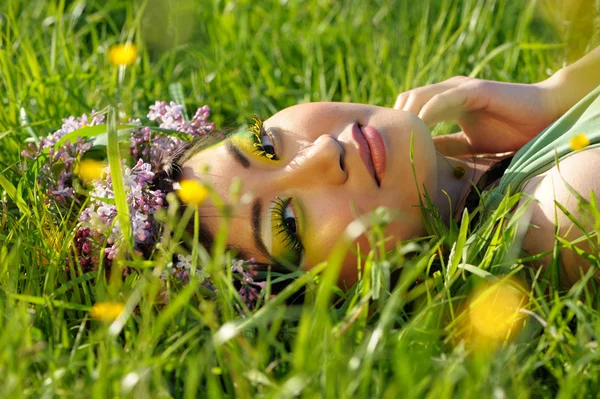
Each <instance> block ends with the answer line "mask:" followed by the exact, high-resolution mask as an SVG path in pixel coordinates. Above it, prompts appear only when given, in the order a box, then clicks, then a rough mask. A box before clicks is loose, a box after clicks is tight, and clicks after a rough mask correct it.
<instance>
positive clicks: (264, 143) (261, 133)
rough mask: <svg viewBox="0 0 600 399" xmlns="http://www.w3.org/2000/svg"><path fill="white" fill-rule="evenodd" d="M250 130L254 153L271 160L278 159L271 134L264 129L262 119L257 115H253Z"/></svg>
mask: <svg viewBox="0 0 600 399" xmlns="http://www.w3.org/2000/svg"><path fill="white" fill-rule="evenodd" d="M250 131H251V132H252V134H253V135H254V148H255V149H256V150H255V153H256V154H258V155H259V156H261V157H264V158H267V159H270V160H272V161H277V160H279V157H278V156H277V149H276V148H275V139H274V137H273V134H272V133H270V132H267V131H265V128H264V126H263V121H262V119H261V118H260V117H259V116H258V115H254V124H253V125H252V126H251V127H250Z"/></svg>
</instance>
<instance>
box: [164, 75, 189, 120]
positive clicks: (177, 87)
mask: <svg viewBox="0 0 600 399" xmlns="http://www.w3.org/2000/svg"><path fill="white" fill-rule="evenodd" d="M169 94H170V95H171V100H173V101H174V102H175V103H177V104H179V105H182V106H183V119H184V120H186V121H189V120H190V118H189V117H188V114H187V110H186V107H185V96H184V95H183V86H182V85H181V83H180V82H175V83H171V84H170V85H169Z"/></svg>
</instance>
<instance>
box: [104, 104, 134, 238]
mask: <svg viewBox="0 0 600 399" xmlns="http://www.w3.org/2000/svg"><path fill="white" fill-rule="evenodd" d="M107 121H108V123H107V129H108V146H107V147H108V148H107V152H108V165H109V167H110V176H111V179H112V184H113V191H114V193H115V204H116V206H117V218H118V220H119V224H120V225H121V233H122V234H123V239H124V240H125V242H127V243H128V245H130V246H131V219H130V217H129V205H128V204H127V193H126V192H125V183H124V181H123V174H122V168H123V164H122V162H121V153H120V151H119V137H118V135H117V117H116V110H115V109H114V108H113V107H110V108H109V109H108V115H107Z"/></svg>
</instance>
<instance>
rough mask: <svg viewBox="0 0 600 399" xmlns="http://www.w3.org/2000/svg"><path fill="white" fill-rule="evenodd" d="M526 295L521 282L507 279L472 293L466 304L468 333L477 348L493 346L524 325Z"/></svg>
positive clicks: (466, 330)
mask: <svg viewBox="0 0 600 399" xmlns="http://www.w3.org/2000/svg"><path fill="white" fill-rule="evenodd" d="M526 305H527V297H526V295H525V294H524V293H523V289H522V288H521V287H520V285H519V284H518V283H517V282H515V281H513V280H505V281H501V282H498V283H495V284H492V285H488V286H485V287H483V288H480V289H478V290H476V291H475V292H473V293H472V295H471V296H470V298H469V299H468V300H467V305H466V307H465V310H464V311H465V313H466V314H465V316H466V317H465V322H464V324H465V325H464V327H465V336H464V338H466V339H467V341H468V343H469V344H471V345H472V346H474V347H476V348H485V347H487V348H493V347H495V346H496V345H498V344H499V343H501V342H502V341H505V340H507V339H510V338H512V337H514V336H515V334H516V333H517V332H518V331H519V330H520V329H521V327H522V325H523V322H524V320H525V314H523V313H522V312H521V311H520V310H521V309H522V308H524V307H525V306H526Z"/></svg>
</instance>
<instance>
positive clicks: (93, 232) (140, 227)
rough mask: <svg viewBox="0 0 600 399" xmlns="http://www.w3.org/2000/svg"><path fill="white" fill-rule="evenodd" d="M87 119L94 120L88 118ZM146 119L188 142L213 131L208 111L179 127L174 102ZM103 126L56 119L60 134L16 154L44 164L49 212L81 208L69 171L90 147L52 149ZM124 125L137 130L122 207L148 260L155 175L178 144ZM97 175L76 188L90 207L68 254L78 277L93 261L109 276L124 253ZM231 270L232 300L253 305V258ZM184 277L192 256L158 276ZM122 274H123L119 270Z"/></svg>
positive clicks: (158, 203)
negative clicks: (81, 188)
mask: <svg viewBox="0 0 600 399" xmlns="http://www.w3.org/2000/svg"><path fill="white" fill-rule="evenodd" d="M92 115H94V112H93V111H92ZM147 117H148V119H149V120H150V121H152V122H154V123H156V124H157V125H158V127H160V128H162V129H169V130H174V131H177V132H179V133H180V134H183V135H186V136H189V138H190V139H194V138H199V137H203V136H205V135H207V134H209V133H213V130H214V127H215V125H214V123H212V122H208V120H209V118H210V108H209V107H208V106H207V105H205V106H203V107H200V108H198V109H197V110H196V112H195V113H194V115H193V117H192V118H191V120H185V118H184V108H183V106H181V105H178V104H176V103H174V102H170V103H167V102H165V101H156V102H155V104H154V105H151V106H150V107H149V111H148V114H147ZM103 123H105V116H104V115H95V116H93V117H88V116H87V115H85V114H84V115H82V116H80V117H73V116H71V117H69V118H66V119H63V124H62V126H61V128H60V129H59V130H57V131H55V132H53V133H52V134H50V135H48V136H47V137H45V138H43V139H41V140H40V142H39V143H38V145H34V144H29V145H28V146H27V148H26V149H25V150H24V151H23V153H22V154H23V156H24V157H26V158H30V159H35V158H37V157H42V156H43V157H45V159H44V163H43V164H42V166H41V168H40V171H39V174H38V176H39V180H38V181H39V184H40V185H41V186H42V187H43V188H44V189H45V190H46V193H47V195H48V197H47V203H48V204H49V205H50V206H56V207H58V206H62V207H64V208H69V207H71V206H72V205H73V203H75V204H79V203H80V199H81V198H78V194H76V193H75V190H74V188H73V182H74V179H75V178H76V177H75V174H74V172H75V166H76V164H77V162H79V160H80V159H82V157H83V156H84V155H85V153H86V152H87V151H88V150H89V149H90V148H91V147H92V145H93V143H92V142H91V141H89V140H86V139H84V138H82V137H77V139H76V140H66V141H65V142H64V143H63V145H61V146H60V147H59V148H54V146H55V144H56V143H57V142H58V141H59V140H61V138H63V137H64V136H65V135H67V134H69V133H71V132H73V131H75V130H77V129H81V128H83V127H86V126H96V125H100V124H103ZM129 124H132V125H138V126H139V128H135V129H133V130H132V133H131V136H130V140H129V144H130V151H131V155H132V156H133V159H136V160H137V162H136V163H135V165H133V166H132V167H128V166H127V165H125V164H123V172H122V176H123V182H124V185H125V192H126V195H127V204H128V205H129V214H130V223H131V231H132V234H133V250H134V251H135V252H136V253H138V254H141V255H144V256H148V255H149V254H150V252H151V251H152V249H153V247H154V245H155V243H156V240H157V239H158V234H159V231H160V228H159V226H158V225H157V223H156V221H155V220H154V217H153V216H154V214H155V213H156V212H157V211H158V210H159V209H160V208H161V207H162V206H163V205H164V201H165V193H163V192H161V191H160V190H155V189H154V188H153V186H152V183H153V180H154V177H155V171H156V170H158V169H159V166H160V165H159V163H160V160H161V158H162V154H164V153H168V152H169V151H173V150H175V149H176V148H177V147H179V146H180V145H181V144H183V143H184V140H182V139H181V137H175V136H172V135H168V134H164V133H161V132H155V131H153V130H152V129H151V128H150V127H149V126H142V123H141V121H140V120H139V119H130V120H129ZM213 134H214V133H213ZM44 152H46V154H45V155H43V154H44ZM104 173H105V175H106V178H105V179H103V180H93V181H92V182H88V183H85V182H82V185H83V186H84V187H87V189H89V192H88V195H89V198H90V200H89V201H88V203H87V205H86V207H85V208H83V209H81V212H80V214H79V218H78V226H77V231H76V232H75V238H74V248H73V255H74V256H75V258H76V259H77V263H75V262H73V260H71V261H70V262H68V264H67V269H68V271H70V270H71V267H73V266H75V265H76V264H78V265H79V267H80V269H81V271H82V272H84V273H86V272H90V271H92V270H94V269H95V268H96V267H97V266H98V264H99V262H100V261H103V262H104V265H105V269H106V270H107V271H108V270H110V267H111V264H112V261H113V260H114V259H115V258H116V257H118V256H119V255H120V254H121V253H122V252H123V246H124V243H125V237H123V233H122V228H121V225H120V220H118V218H117V207H116V205H115V204H114V198H115V195H114V190H113V187H112V177H111V174H110V170H109V168H108V167H107V168H106V169H105V171H104ZM232 269H233V271H234V275H235V276H236V279H237V280H239V284H240V285H241V288H240V289H239V294H240V296H241V298H242V300H243V301H244V302H245V303H246V304H247V305H248V306H249V307H252V306H253V304H254V303H255V302H256V300H257V299H258V298H259V290H260V289H262V288H264V285H265V283H264V282H255V281H254V278H255V277H256V276H257V274H258V273H257V270H256V261H255V260H254V259H251V260H249V261H237V262H234V263H233V264H232ZM77 270H79V269H77ZM191 271H192V258H191V256H190V255H182V254H178V255H177V257H176V261H174V265H173V266H172V267H171V268H170V270H168V272H167V273H165V277H166V276H168V275H170V276H173V277H175V278H177V279H178V280H180V281H181V282H182V283H184V284H185V283H187V282H188V281H189V279H190V275H191ZM123 272H124V274H125V275H127V274H129V272H130V270H128V269H125V270H124V271H123ZM196 277H197V278H199V279H200V280H201V282H202V284H204V285H205V287H209V288H211V289H213V290H216V288H215V287H214V286H213V285H212V283H211V281H210V276H209V274H208V273H207V272H206V270H205V269H203V268H202V267H200V266H199V268H198V269H197V270H196Z"/></svg>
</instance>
